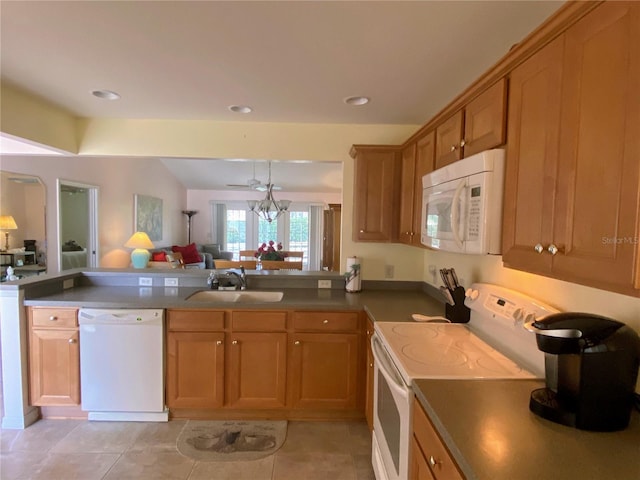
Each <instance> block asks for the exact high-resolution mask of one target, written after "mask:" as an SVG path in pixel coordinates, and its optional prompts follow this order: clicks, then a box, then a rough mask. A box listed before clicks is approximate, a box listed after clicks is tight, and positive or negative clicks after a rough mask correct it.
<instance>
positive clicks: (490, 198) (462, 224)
mask: <svg viewBox="0 0 640 480" xmlns="http://www.w3.org/2000/svg"><path fill="white" fill-rule="evenodd" d="M504 158H505V154H504V150H502V149H494V150H486V151H484V152H480V153H477V154H475V155H472V156H470V157H468V158H464V159H462V160H458V161H457V162H455V163H452V164H450V165H447V166H445V167H442V168H440V169H438V170H435V171H433V172H431V173H428V174H427V175H425V176H424V177H422V188H423V193H422V229H421V230H422V231H421V235H420V240H421V242H422V244H423V245H425V246H427V247H429V248H434V249H437V250H442V251H446V252H457V253H475V254H500V253H501V232H502V197H503V192H504Z"/></svg>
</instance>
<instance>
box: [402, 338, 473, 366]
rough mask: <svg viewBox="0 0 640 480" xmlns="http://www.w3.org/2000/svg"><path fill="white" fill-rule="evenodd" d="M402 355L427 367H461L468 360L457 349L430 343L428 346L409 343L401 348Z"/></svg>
mask: <svg viewBox="0 0 640 480" xmlns="http://www.w3.org/2000/svg"><path fill="white" fill-rule="evenodd" d="M402 353H403V354H405V355H406V356H407V357H409V358H410V359H411V360H415V361H416V362H418V363H421V364H423V365H429V366H441V367H443V366H451V365H463V364H465V363H467V361H468V360H469V358H468V357H467V356H466V355H465V354H464V352H463V351H462V350H460V349H459V348H456V347H453V346H451V345H442V344H439V343H430V344H429V345H428V346H424V345H418V344H415V343H410V344H408V345H405V346H403V347H402Z"/></svg>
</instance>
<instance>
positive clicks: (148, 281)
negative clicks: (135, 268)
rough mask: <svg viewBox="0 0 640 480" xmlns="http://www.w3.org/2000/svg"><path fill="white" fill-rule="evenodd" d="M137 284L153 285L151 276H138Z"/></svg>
mask: <svg viewBox="0 0 640 480" xmlns="http://www.w3.org/2000/svg"><path fill="white" fill-rule="evenodd" d="M138 285H140V286H144V287H151V286H152V285H153V279H152V278H151V277H140V278H138Z"/></svg>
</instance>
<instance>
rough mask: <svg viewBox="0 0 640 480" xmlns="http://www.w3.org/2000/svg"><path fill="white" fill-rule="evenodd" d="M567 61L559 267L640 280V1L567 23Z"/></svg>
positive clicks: (619, 282) (624, 284)
mask: <svg viewBox="0 0 640 480" xmlns="http://www.w3.org/2000/svg"><path fill="white" fill-rule="evenodd" d="M564 65H565V68H564V78H563V103H562V115H561V119H560V135H561V139H560V153H559V158H560V161H561V162H562V163H561V168H560V169H559V170H558V182H559V186H560V188H558V198H557V209H558V211H559V212H560V214H559V215H556V216H555V218H554V239H553V240H554V242H555V244H556V245H557V247H558V248H559V249H560V253H559V254H557V255H556V256H555V257H554V266H553V269H554V272H556V273H557V274H559V275H561V276H563V277H569V276H575V277H577V278H587V279H590V280H591V281H595V282H597V283H598V284H600V285H602V286H605V285H608V286H610V287H612V288H614V289H617V288H620V289H626V288H630V287H632V286H633V285H634V284H635V287H636V288H637V287H640V283H639V277H638V264H639V257H640V238H639V236H640V225H639V222H640V218H639V216H640V215H639V214H640V206H639V205H638V198H639V191H638V190H639V184H640V181H639V173H638V171H639V169H640V160H639V159H640V95H638V87H639V86H640V3H636V2H628V3H623V2H605V3H604V4H602V5H601V6H600V7H598V8H597V9H596V10H595V11H593V12H592V13H590V14H589V15H587V16H586V17H585V18H583V19H582V20H581V21H580V22H578V23H577V24H576V25H575V26H573V27H572V28H570V29H569V30H568V31H567V33H566V43H565V56H564ZM636 294H638V292H637V291H636Z"/></svg>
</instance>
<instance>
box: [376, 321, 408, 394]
mask: <svg viewBox="0 0 640 480" xmlns="http://www.w3.org/2000/svg"><path fill="white" fill-rule="evenodd" d="M371 353H373V358H374V360H375V361H376V362H377V366H378V370H380V373H382V376H383V377H384V378H385V379H386V380H387V384H388V385H389V387H390V388H392V389H393V390H395V391H396V393H397V394H398V395H402V396H403V397H405V398H406V397H408V395H409V387H408V386H407V385H405V383H404V381H403V380H402V378H400V377H399V375H398V374H397V373H396V369H395V367H394V366H393V365H392V364H391V362H392V360H391V359H390V358H389V356H388V355H387V353H386V352H385V351H384V347H383V346H382V343H381V342H380V339H379V338H378V336H377V335H376V334H375V333H374V334H373V335H372V337H371Z"/></svg>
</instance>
